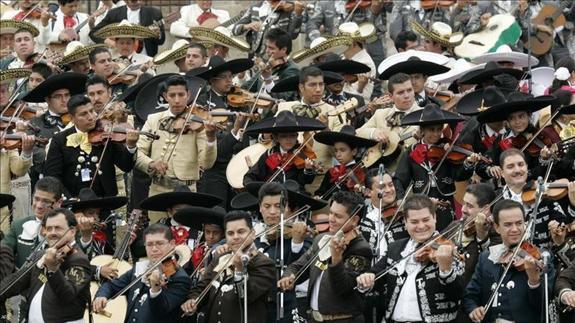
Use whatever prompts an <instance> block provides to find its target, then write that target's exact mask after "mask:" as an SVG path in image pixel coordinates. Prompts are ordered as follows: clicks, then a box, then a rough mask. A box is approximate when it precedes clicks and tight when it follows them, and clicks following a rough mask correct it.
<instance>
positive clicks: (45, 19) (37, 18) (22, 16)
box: [2, 0, 55, 50]
mask: <svg viewBox="0 0 575 323" xmlns="http://www.w3.org/2000/svg"><path fill="white" fill-rule="evenodd" d="M38 2H40V1H39V0H23V1H18V6H19V10H9V11H6V12H3V13H2V20H5V19H13V20H16V21H24V22H28V23H30V24H32V25H33V26H34V27H35V28H36V29H37V32H36V34H35V35H34V37H35V38H36V41H37V42H38V45H39V47H41V48H40V50H43V49H44V46H46V45H48V43H49V39H50V29H51V27H50V19H54V18H55V17H54V15H53V14H52V13H51V12H50V11H49V10H48V8H46V7H42V6H38Z"/></svg>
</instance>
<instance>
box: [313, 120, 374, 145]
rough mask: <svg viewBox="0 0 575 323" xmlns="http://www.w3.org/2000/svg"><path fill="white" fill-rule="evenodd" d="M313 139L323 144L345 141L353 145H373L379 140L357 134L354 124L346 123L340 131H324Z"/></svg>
mask: <svg viewBox="0 0 575 323" xmlns="http://www.w3.org/2000/svg"><path fill="white" fill-rule="evenodd" d="M313 139H314V140H315V141H317V142H321V143H322V144H325V145H328V146H333V145H334V144H335V143H336V142H345V143H347V144H348V145H350V146H352V147H371V146H375V145H377V141H375V140H370V139H365V138H361V137H358V136H356V134H355V129H354V128H353V127H352V126H349V125H345V126H343V127H342V128H341V130H340V131H322V132H320V133H317V134H316V135H315V136H314V137H313Z"/></svg>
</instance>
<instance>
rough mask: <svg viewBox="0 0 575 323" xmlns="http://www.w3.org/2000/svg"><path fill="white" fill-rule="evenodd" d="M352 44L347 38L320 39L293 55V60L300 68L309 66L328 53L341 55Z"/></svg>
mask: <svg viewBox="0 0 575 323" xmlns="http://www.w3.org/2000/svg"><path fill="white" fill-rule="evenodd" d="M352 44H353V40H352V39H351V38H350V37H347V36H336V37H330V38H324V37H318V38H316V39H314V40H313V41H312V42H311V44H310V46H309V48H304V49H301V50H299V51H297V52H294V53H292V55H291V58H292V60H293V61H294V62H296V63H297V64H298V65H300V66H308V65H309V64H311V63H312V62H313V60H314V59H315V58H316V57H318V56H321V55H324V54H327V53H334V54H337V55H340V54H342V53H343V52H345V51H346V50H347V49H348V48H349V47H350V46H351V45H352Z"/></svg>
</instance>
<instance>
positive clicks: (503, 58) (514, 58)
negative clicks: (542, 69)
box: [471, 45, 539, 68]
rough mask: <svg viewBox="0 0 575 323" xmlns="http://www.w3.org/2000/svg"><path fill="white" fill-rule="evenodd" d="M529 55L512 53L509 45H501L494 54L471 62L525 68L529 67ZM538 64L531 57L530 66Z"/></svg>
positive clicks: (533, 57) (537, 61)
mask: <svg viewBox="0 0 575 323" xmlns="http://www.w3.org/2000/svg"><path fill="white" fill-rule="evenodd" d="M529 59H530V58H529V55H527V54H525V53H520V52H514V51H513V50H511V47H509V45H501V46H499V47H497V50H496V51H495V52H494V53H486V54H483V55H480V56H477V57H475V58H474V59H472V60H471V62H473V63H476V64H481V63H487V62H511V63H513V64H515V67H520V68H523V67H527V66H528V65H529ZM537 64H539V60H538V59H537V58H536V57H535V56H531V66H536V65H537Z"/></svg>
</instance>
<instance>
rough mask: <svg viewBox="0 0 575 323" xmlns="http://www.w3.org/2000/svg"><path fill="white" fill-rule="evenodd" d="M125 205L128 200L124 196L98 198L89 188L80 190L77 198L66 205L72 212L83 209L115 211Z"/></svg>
mask: <svg viewBox="0 0 575 323" xmlns="http://www.w3.org/2000/svg"><path fill="white" fill-rule="evenodd" d="M126 204H128V198H127V197H125V196H110V197H98V195H96V192H94V190H92V189H91V188H89V187H85V188H82V189H81V190H80V192H78V198H77V199H76V200H75V201H70V203H68V205H69V206H70V208H71V209H72V211H81V210H85V209H104V210H115V209H118V208H121V207H122V206H124V205H126Z"/></svg>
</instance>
